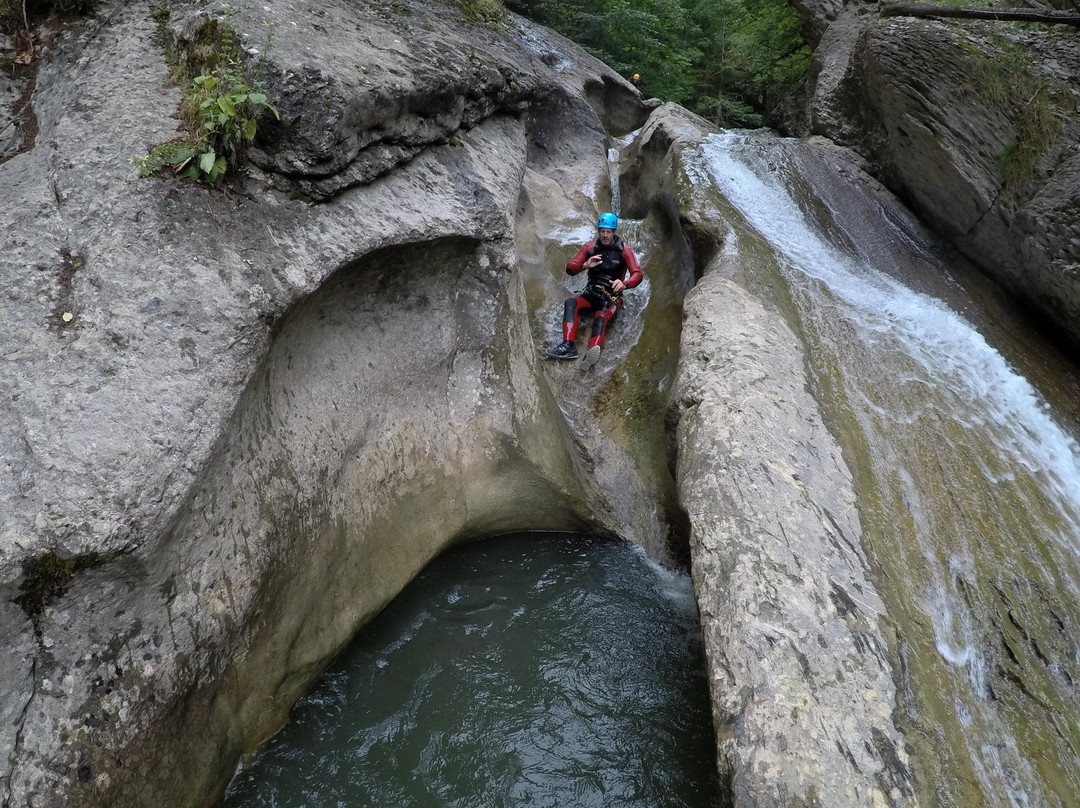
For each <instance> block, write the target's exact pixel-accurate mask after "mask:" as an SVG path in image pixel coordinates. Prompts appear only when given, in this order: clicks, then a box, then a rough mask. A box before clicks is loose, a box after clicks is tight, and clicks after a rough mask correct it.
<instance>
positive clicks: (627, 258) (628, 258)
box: [567, 247, 641, 289]
mask: <svg viewBox="0 0 1080 808" xmlns="http://www.w3.org/2000/svg"><path fill="white" fill-rule="evenodd" d="M622 259H623V261H624V262H625V263H626V268H627V269H628V270H630V277H628V278H627V279H626V280H625V281H623V283H625V284H626V288H627V289H633V288H634V287H635V286H637V285H638V284H639V283H641V268H640V267H639V266H638V265H637V259H636V258H635V257H634V252H633V250H631V249H630V248H629V247H623V248H622ZM567 266H569V264H568V265H567Z"/></svg>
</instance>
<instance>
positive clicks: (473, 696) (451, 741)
mask: <svg viewBox="0 0 1080 808" xmlns="http://www.w3.org/2000/svg"><path fill="white" fill-rule="evenodd" d="M715 772H716V769H715V744H714V741H713V731H712V721H711V716H710V711H709V699H708V692H707V683H706V678H705V671H704V661H703V657H702V646H701V640H700V636H699V628H698V618H697V613H696V607H695V604H694V600H693V595H692V590H691V584H690V581H689V577H688V576H686V575H683V574H680V573H675V572H671V571H669V570H666V569H664V568H662V567H659V566H658V565H656V564H654V563H652V562H650V561H649V560H648V559H647V558H646V557H645V556H644V554H643V553H642V552H641V551H640V550H638V549H636V548H635V547H633V546H631V545H628V544H623V543H618V542H599V541H593V540H589V539H586V538H584V537H578V536H551V535H540V534H528V535H523V536H517V537H506V538H500V539H492V540H488V541H485V542H482V543H475V544H470V545H466V546H463V547H459V548H456V549H455V550H452V551H450V552H448V553H446V554H444V555H443V556H442V557H440V558H439V559H438V560H436V562H434V563H433V564H432V565H431V566H429V567H428V568H427V569H426V570H425V571H424V572H423V573H422V574H421V575H420V576H419V577H418V579H417V580H416V581H414V582H413V583H412V584H411V585H410V586H409V587H408V588H407V589H406V590H405V591H404V592H403V593H402V594H401V595H400V596H399V597H398V598H397V599H395V600H394V602H393V603H391V604H390V606H389V607H387V609H385V610H384V611H383V613H382V614H381V615H380V616H379V617H378V618H377V619H376V620H375V621H373V622H372V624H371V625H370V626H368V627H367V628H366V629H365V630H364V631H363V633H362V635H361V636H360V637H359V638H358V640H357V641H356V642H355V643H354V645H353V646H352V647H351V648H350V650H349V651H348V652H347V653H346V654H344V655H343V657H342V658H341V659H340V660H339V661H338V662H337V663H336V664H335V665H334V666H333V667H332V668H331V669H330V670H329V671H327V673H326V674H325V675H324V676H323V677H322V679H321V680H320V681H319V682H318V683H317V684H316V686H315V688H314V689H313V690H312V691H311V692H310V693H309V694H308V695H307V696H305V697H304V698H303V699H302V700H301V701H300V702H299V703H298V704H297V705H296V707H295V708H294V710H293V713H292V717H291V719H290V722H289V723H288V725H287V726H286V727H285V728H284V729H283V730H282V731H281V732H280V733H279V734H278V735H277V736H276V737H275V738H273V739H272V740H271V742H270V743H269V744H268V745H267V747H266V749H265V750H263V752H262V753H261V754H260V755H259V757H258V758H257V760H256V761H255V762H253V763H252V764H251V765H249V766H248V767H247V768H245V769H244V770H243V771H242V772H241V773H240V774H238V776H237V777H236V779H235V780H234V782H233V784H232V785H231V786H230V789H229V792H228V794H227V796H226V799H225V802H224V805H225V806H227V808H241V806H260V808H302V807H303V808H322V806H341V807H342V808H345V807H347V808H354V807H355V808H359V806H379V807H380V808H383V807H385V806H395V808H398V807H402V808H403V807H404V806H455V807H460V808H464V807H465V806H476V808H492V807H494V806H516V805H529V806H550V808H555V807H556V806H560V807H562V806H571V805H572V806H612V805H619V806H635V807H637V808H649V807H650V806H655V807H656V808H660V807H661V806H663V807H664V808H677V807H678V806H688V807H690V806H702V807H703V808H704V806H712V805H715V804H716V802H717V794H718V784H717V778H716V774H715Z"/></svg>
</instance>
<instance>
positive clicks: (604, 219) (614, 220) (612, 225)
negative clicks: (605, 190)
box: [596, 213, 619, 230]
mask: <svg viewBox="0 0 1080 808" xmlns="http://www.w3.org/2000/svg"><path fill="white" fill-rule="evenodd" d="M618 227H619V218H618V217H617V216H616V215H615V214H614V213H601V214H600V218H599V219H597V220H596V229H597V230H616V229H618Z"/></svg>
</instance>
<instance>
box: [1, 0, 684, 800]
mask: <svg viewBox="0 0 1080 808" xmlns="http://www.w3.org/2000/svg"><path fill="white" fill-rule="evenodd" d="M231 8H232V12H231V14H232V26H233V28H234V29H235V32H236V34H237V36H238V38H239V39H240V41H241V42H243V43H245V46H246V47H250V48H255V47H256V44H261V43H262V41H263V31H264V30H265V28H264V23H267V22H270V23H273V25H274V27H275V37H274V42H273V47H272V51H271V52H270V54H269V58H268V60H267V63H266V66H265V71H266V72H265V74H264V81H265V86H266V88H267V89H268V91H269V92H270V93H271V94H272V95H274V97H275V103H276V104H277V106H278V108H279V110H280V112H281V119H282V120H281V124H280V125H279V126H274V127H270V126H269V125H268V126H267V128H266V138H265V140H261V141H259V143H258V145H259V146H260V148H259V149H257V150H256V151H255V152H254V154H253V155H252V156H253V158H254V159H255V161H256V164H257V170H256V172H255V173H256V176H255V177H254V178H250V179H247V178H243V177H238V178H236V179H234V180H233V186H232V188H231V189H225V190H223V191H217V192H210V191H208V190H207V189H205V188H201V187H196V186H193V185H190V184H186V183H180V182H177V181H170V180H165V181H162V180H139V179H138V178H137V177H136V175H135V171H134V169H133V167H132V166H131V165H129V158H131V157H133V156H135V155H139V154H145V153H146V152H147V149H148V148H149V147H150V146H152V145H154V144H157V143H161V142H164V141H166V140H168V139H169V138H171V137H174V136H175V135H176V133H177V126H178V122H177V120H176V118H175V113H176V109H177V104H178V100H179V94H180V89H179V88H178V87H176V86H175V85H171V84H170V83H169V81H168V68H167V66H166V63H165V60H164V58H163V57H162V56H161V53H162V48H161V46H160V45H159V44H158V42H157V41H156V40H157V37H158V36H163V37H164V38H165V40H166V42H167V43H168V44H169V46H170V47H171V48H175V49H176V50H175V52H176V53H177V55H178V56H179V57H181V58H185V56H186V55H187V54H190V53H195V54H196V55H195V56H191V57H190V58H192V59H196V58H197V50H198V49H197V47H196V46H197V45H198V43H199V42H203V41H206V38H207V35H206V32H207V31H208V30H210V31H214V30H216V29H214V27H213V26H209V27H208V25H209V24H208V23H207V17H206V16H205V15H204V14H202V13H200V11H199V10H198V8H195V7H182V6H179V5H177V6H175V7H173V8H172V17H171V21H170V22H169V23H168V25H167V26H165V27H164V30H162V31H159V30H158V27H157V26H156V25H155V21H154V20H152V19H151V16H150V9H149V8H148V7H145V6H137V5H136V6H133V5H131V4H117V5H115V6H104V7H102V8H101V9H100V11H99V13H98V17H97V18H96V19H94V20H91V21H88V22H87V23H86V24H83V25H73V26H68V27H66V28H63V29H58V30H57V31H55V32H53V33H52V34H51V35H50V38H49V41H51V43H52V44H51V46H50V49H49V51H48V54H47V56H46V58H45V59H44V60H43V61H42V62H41V64H40V67H39V72H38V76H37V85H36V86H37V89H36V91H35V93H34V96H33V109H34V113H35V115H36V124H37V127H38V130H39V131H38V136H37V139H36V142H35V144H34V147H33V148H31V149H27V150H24V151H22V152H21V153H19V154H17V155H16V156H15V157H13V158H12V159H10V160H8V161H7V162H5V163H3V164H2V165H0V185H2V186H3V188H4V197H5V201H4V205H3V207H2V209H0V221H2V222H3V231H4V236H3V239H4V242H3V247H2V249H0V256H2V257H0V275H2V278H3V286H4V289H5V290H6V291H5V297H4V303H3V312H2V318H0V319H2V322H3V323H4V331H3V337H2V338H3V348H2V351H0V356H2V357H3V362H2V364H0V373H2V375H3V388H4V390H5V393H6V394H5V396H4V402H3V404H2V405H0V423H2V429H0V435H2V436H3V437H2V438H0V440H2V441H3V455H4V459H5V468H4V473H3V475H2V477H0V497H2V502H3V509H2V511H3V517H2V522H0V537H2V547H0V587H2V589H3V595H4V597H3V602H4V603H5V604H6V605H5V607H4V608H5V619H4V621H3V624H2V625H3V629H2V631H3V634H4V647H5V648H7V649H9V652H8V653H7V654H6V655H5V658H4V662H3V677H2V682H3V684H2V688H3V697H2V699H0V704H2V713H3V716H4V718H5V720H4V722H3V728H2V729H0V739H2V741H3V749H4V750H5V752H4V754H3V756H2V758H0V795H2V801H3V802H4V804H6V805H10V806H13V807H14V806H26V805H34V806H61V805H64V806H76V805H77V806H148V805H175V806H183V805H205V804H209V803H211V802H212V801H213V800H214V799H215V795H217V794H219V793H220V790H221V789H222V788H223V786H224V784H225V782H226V781H227V779H228V777H229V775H230V774H231V772H232V770H233V767H234V766H235V764H236V761H237V759H238V757H239V755H240V754H241V753H242V752H243V751H245V750H246V749H249V748H251V747H252V746H253V745H254V744H255V743H257V742H258V740H259V739H260V738H261V737H264V736H265V735H266V734H267V733H268V732H270V731H272V730H273V729H274V728H275V727H276V726H277V725H278V724H279V723H280V721H281V720H282V718H283V716H284V715H285V713H286V711H287V710H288V708H289V707H290V705H291V703H292V702H293V701H294V700H295V698H296V697H297V696H298V695H299V694H300V693H301V692H302V691H303V689H304V688H305V686H306V685H307V684H308V683H309V682H310V681H311V679H312V677H313V676H315V675H317V673H318V672H319V671H320V670H321V669H322V667H324V666H325V664H326V663H327V662H328V661H329V660H330V659H331V658H332V657H333V656H334V654H335V653H336V652H337V651H338V650H340V649H341V648H342V646H343V645H344V644H345V643H347V642H348V641H349V639H350V638H351V637H352V636H353V634H354V633H355V631H356V630H357V628H358V627H359V626H360V625H362V624H363V623H364V622H365V621H366V620H367V619H368V618H369V617H370V616H371V615H372V614H374V613H375V612H376V611H377V610H378V609H379V608H381V606H382V605H384V604H385V603H386V602H387V601H388V600H389V599H390V598H391V597H393V596H394V595H395V594H396V593H397V592H398V591H399V590H400V589H401V588H402V586H403V585H404V584H405V583H407V582H408V580H409V579H410V578H411V577H412V576H413V575H415V574H416V573H417V572H418V571H419V570H420V569H421V568H422V567H423V566H424V565H425V564H426V563H427V562H428V561H429V560H430V559H431V558H433V557H434V556H435V555H437V554H438V552H439V551H440V550H442V549H443V548H445V547H446V546H448V545H449V544H451V543H452V542H455V541H460V540H465V539H475V538H481V537H484V536H488V535H492V534H497V533H501V532H505V531H513V530H521V529H553V530H585V529H588V530H590V531H601V532H604V531H609V532H613V531H615V530H616V529H620V528H621V525H620V523H619V520H618V518H617V517H616V516H615V515H613V513H614V510H613V508H612V506H611V504H610V500H611V492H610V491H605V488H604V486H605V482H604V478H602V477H601V478H599V482H597V481H596V480H597V478H596V477H594V476H593V475H588V474H586V473H585V472H586V467H585V464H584V460H583V458H582V457H581V455H580V452H579V451H578V450H577V448H576V446H577V444H576V443H575V440H574V437H573V436H572V434H570V432H569V429H568V427H567V424H566V422H565V419H564V418H563V417H562V415H561V414H560V413H559V410H558V407H557V405H556V403H555V399H554V398H553V397H552V395H551V392H550V389H549V387H548V385H547V384H546V382H545V381H544V374H543V373H542V372H541V368H540V366H539V363H538V353H537V350H536V337H537V336H538V335H537V334H535V333H534V330H533V327H532V325H531V320H530V313H529V311H528V304H527V300H526V295H525V288H524V282H523V276H522V274H521V273H520V272H519V271H518V259H517V249H516V244H515V237H518V236H521V235H522V234H521V233H519V232H516V231H515V226H514V217H515V213H516V211H517V209H518V206H519V203H521V202H522V200H523V199H524V198H525V196H528V199H529V205H531V206H533V207H540V208H544V207H550V208H559V209H561V210H562V211H563V216H564V217H566V218H568V219H573V220H574V222H575V226H577V227H580V226H581V224H582V223H583V222H586V223H587V222H589V221H592V220H593V219H594V218H595V212H594V208H593V202H592V199H593V198H594V197H595V196H597V195H598V193H599V195H601V196H602V195H603V194H604V193H605V192H606V191H607V188H608V180H607V174H606V171H607V159H606V149H607V141H608V137H609V136H617V135H623V134H625V133H626V131H628V130H629V129H632V128H634V127H636V126H639V125H640V124H641V123H642V122H643V121H644V120H645V117H646V115H647V114H648V108H647V107H646V106H645V105H644V104H643V103H642V102H641V99H640V97H639V96H638V94H637V93H636V91H635V90H633V88H631V87H630V86H629V85H628V84H627V83H626V82H624V81H623V80H622V79H621V78H620V77H618V76H617V75H615V74H613V73H611V72H610V71H609V70H607V69H606V68H605V67H604V66H602V65H600V64H599V63H597V62H595V61H594V60H592V59H591V58H590V57H588V56H586V55H585V54H584V53H582V52H581V51H580V50H578V49H576V48H574V47H573V46H572V45H570V44H569V43H567V42H565V41H564V40H562V39H561V38H559V37H555V36H553V35H551V34H549V33H548V32H546V31H544V30H542V29H538V28H536V27H535V26H532V25H529V24H528V23H526V22H524V21H522V20H519V19H516V18H508V19H507V20H505V21H504V22H502V23H501V24H499V25H497V26H495V25H491V24H486V23H480V22H470V21H468V20H467V19H466V18H465V17H464V15H463V14H462V12H461V11H460V9H458V8H457V7H456V6H454V5H453V4H441V3H423V2H417V3H411V4H409V5H404V4H382V3H371V4H360V5H358V6H357V5H355V4H353V5H350V6H348V7H347V6H346V5H343V4H338V3H316V4H310V5H308V6H305V10H304V11H303V12H300V11H298V10H295V9H291V8H290V9H286V8H284V7H282V6H280V5H278V6H276V7H271V6H265V7H264V6H263V5H262V4H256V3H239V4H232V6H231ZM200 31H201V32H203V35H202V37H201V38H200V34H199V32H200ZM418 32H422V37H421V38H420V39H418V40H417V39H415V38H416V37H417V33H418ZM215 36H216V34H215ZM253 43H256V44H253ZM418 43H419V44H418ZM252 58H253V59H254V58H255V57H254V56H252ZM120 85H122V91H121V89H120ZM560 172H565V176H566V177H573V182H572V183H562V184H560V181H561V180H563V179H564V175H563V174H561V173H560ZM526 176H529V177H533V178H534V179H532V180H531V181H530V183H529V191H528V194H527V195H526V194H525V192H524V191H523V188H524V187H525V182H524V181H525V178H526ZM545 178H547V179H546V181H545ZM376 179H377V181H375V180H376ZM268 186H276V187H278V188H281V189H283V191H284V192H282V191H275V190H273V188H272V187H268ZM313 200H319V201H320V203H321V204H318V205H313V204H311V202H312V201H313ZM562 249H563V250H564V251H565V248H562ZM567 257H568V256H566V255H563V256H562V257H561V260H562V261H563V262H565V260H566V258H567ZM545 270H546V267H545ZM558 271H559V273H561V265H560V266H559V267H558ZM552 284H553V285H556V286H557V285H558V281H552ZM559 292H560V294H562V292H563V290H562V289H561V287H560V288H559ZM553 302H554V301H553ZM538 316H543V312H540V313H538ZM657 464H658V466H659V467H661V468H666V461H665V460H664V459H663V458H661V459H660V460H659V461H658V463H657ZM15 600H17V601H18V602H19V604H21V607H20V606H16V605H15V604H14V603H13V601H15Z"/></svg>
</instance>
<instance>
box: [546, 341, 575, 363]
mask: <svg viewBox="0 0 1080 808" xmlns="http://www.w3.org/2000/svg"><path fill="white" fill-rule="evenodd" d="M548 356H550V357H551V358H552V359H577V348H575V347H574V343H572V342H571V341H570V340H568V339H564V340H563V341H562V342H561V343H559V344H558V345H556V346H555V347H554V348H552V349H551V350H550V351H548Z"/></svg>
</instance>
